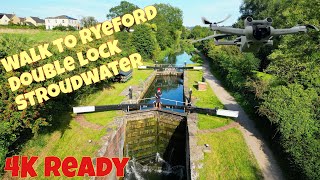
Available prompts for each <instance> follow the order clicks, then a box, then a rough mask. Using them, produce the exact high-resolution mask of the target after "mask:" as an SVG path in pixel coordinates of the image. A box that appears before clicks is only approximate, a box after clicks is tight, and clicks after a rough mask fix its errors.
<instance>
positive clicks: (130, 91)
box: [129, 86, 132, 99]
mask: <svg viewBox="0 0 320 180" xmlns="http://www.w3.org/2000/svg"><path fill="white" fill-rule="evenodd" d="M129 99H132V87H131V86H130V87H129Z"/></svg>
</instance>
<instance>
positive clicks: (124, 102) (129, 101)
mask: <svg viewBox="0 0 320 180" xmlns="http://www.w3.org/2000/svg"><path fill="white" fill-rule="evenodd" d="M152 99H156V98H155V97H152V98H143V99H136V100H127V101H122V102H121V103H120V104H139V103H140V102H141V101H144V100H152ZM161 100H165V101H170V102H175V104H176V106H177V105H178V103H180V104H183V105H188V104H187V103H186V102H182V101H177V100H172V99H166V98H161Z"/></svg>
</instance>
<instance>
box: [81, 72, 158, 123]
mask: <svg viewBox="0 0 320 180" xmlns="http://www.w3.org/2000/svg"><path fill="white" fill-rule="evenodd" d="M151 72H152V70H136V69H135V70H134V71H133V78H131V79H130V80H129V81H128V82H126V83H115V84H113V85H112V86H111V87H109V88H108V90H106V91H101V92H99V93H96V94H94V95H92V96H89V99H92V100H93V101H91V102H89V103H88V104H87V105H96V106H98V105H109V104H119V103H121V102H122V101H123V99H125V96H120V93H121V92H122V91H124V90H125V89H126V88H127V87H128V86H133V85H139V83H140V82H141V81H143V80H145V79H146V78H147V77H148V76H149V75H150V74H151ZM117 113H118V112H117V111H108V112H100V113H92V114H85V117H86V119H87V121H89V122H92V123H96V124H99V125H103V126H105V125H106V124H107V123H108V122H110V121H112V120H113V118H114V117H116V116H117V115H118V114H117Z"/></svg>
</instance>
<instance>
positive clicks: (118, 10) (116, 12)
mask: <svg viewBox="0 0 320 180" xmlns="http://www.w3.org/2000/svg"><path fill="white" fill-rule="evenodd" d="M138 8H139V7H138V6H136V5H134V4H132V3H129V2H127V1H121V2H120V4H119V5H118V6H115V7H112V8H110V9H109V13H108V14H107V18H109V19H112V18H115V17H118V16H123V15H125V14H131V13H132V11H134V10H136V9H138Z"/></svg>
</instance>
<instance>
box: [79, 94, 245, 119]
mask: <svg viewBox="0 0 320 180" xmlns="http://www.w3.org/2000/svg"><path fill="white" fill-rule="evenodd" d="M153 99H154V98H145V99H139V100H129V101H124V102H122V103H120V104H115V105H104V106H80V107H73V113H75V114H83V113H94V112H103V111H114V110H123V111H125V112H130V111H145V110H150V109H152V108H154V109H155V110H157V108H155V106H154V104H153V103H140V102H145V101H150V100H151V101H152V100H153ZM161 100H162V101H166V102H170V103H168V104H161V108H159V110H160V109H164V110H167V111H175V110H183V113H199V114H207V115H212V116H225V117H232V118H237V117H238V116H239V112H238V111H230V110H224V109H218V108H214V109H211V108H201V107H196V106H192V105H191V104H189V103H186V102H181V101H176V100H171V99H165V98H161ZM178 113H179V112H178Z"/></svg>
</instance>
